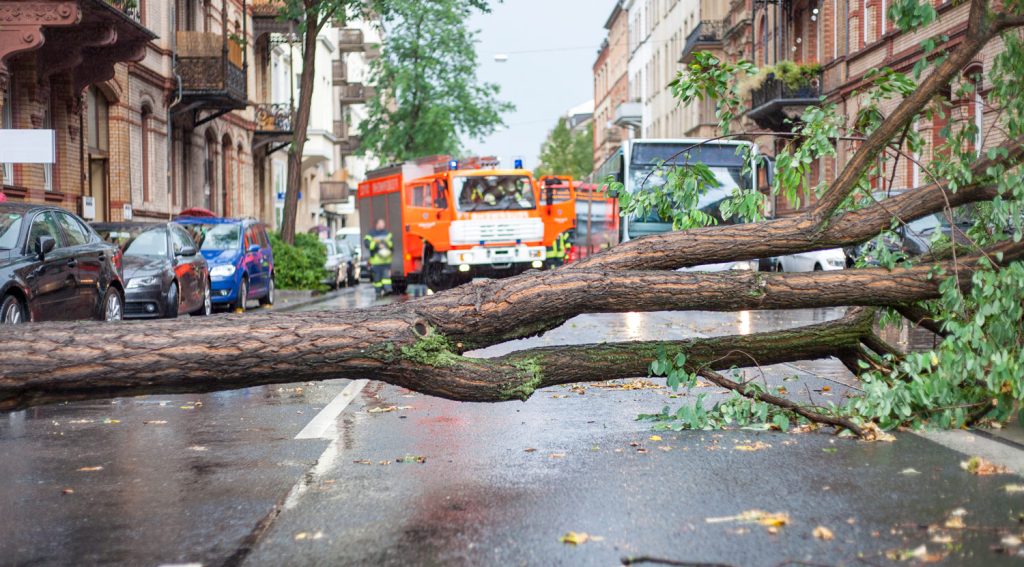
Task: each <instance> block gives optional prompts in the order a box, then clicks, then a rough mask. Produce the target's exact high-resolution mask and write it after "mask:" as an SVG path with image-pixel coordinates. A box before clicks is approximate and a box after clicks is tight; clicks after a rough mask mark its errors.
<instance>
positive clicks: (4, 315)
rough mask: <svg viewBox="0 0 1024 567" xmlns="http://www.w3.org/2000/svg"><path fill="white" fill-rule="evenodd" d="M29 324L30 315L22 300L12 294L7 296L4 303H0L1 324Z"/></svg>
mask: <svg viewBox="0 0 1024 567" xmlns="http://www.w3.org/2000/svg"><path fill="white" fill-rule="evenodd" d="M27 322H28V315H27V312H26V310H25V306H24V305H22V304H21V300H20V299H18V298H17V297H15V296H13V295H10V294H8V295H7V296H5V297H4V301H3V303H0V324H2V325H18V324H20V323H27Z"/></svg>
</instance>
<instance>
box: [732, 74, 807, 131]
mask: <svg viewBox="0 0 1024 567" xmlns="http://www.w3.org/2000/svg"><path fill="white" fill-rule="evenodd" d="M820 100H821V75H818V76H817V77H815V78H813V79H811V80H810V81H807V82H806V83H804V84H800V85H792V84H790V85H787V84H786V83H785V82H783V81H782V80H780V79H778V78H776V77H775V75H768V78H767V79H765V81H764V82H763V83H761V86H759V87H757V88H755V89H753V90H752V91H750V110H749V111H748V112H747V116H748V117H749V118H750V119H752V120H753V121H754V122H755V123H757V125H758V126H760V127H762V128H768V129H770V130H774V131H776V132H788V131H791V130H792V129H793V123H794V122H795V121H796V120H798V119H799V118H800V115H801V114H802V113H803V111H804V109H805V108H807V107H808V106H813V105H816V104H818V103H819V101H820Z"/></svg>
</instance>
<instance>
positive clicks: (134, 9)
mask: <svg viewBox="0 0 1024 567" xmlns="http://www.w3.org/2000/svg"><path fill="white" fill-rule="evenodd" d="M106 2H107V4H110V5H111V6H113V7H115V8H117V9H118V10H120V11H122V12H124V13H125V15H126V16H128V17H129V18H131V19H133V20H135V21H136V22H139V23H142V12H141V11H140V10H139V0H106Z"/></svg>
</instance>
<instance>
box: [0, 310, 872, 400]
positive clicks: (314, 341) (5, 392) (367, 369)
mask: <svg viewBox="0 0 1024 567" xmlns="http://www.w3.org/2000/svg"><path fill="white" fill-rule="evenodd" d="M376 311H390V310H364V311H358V312H354V313H352V314H351V316H350V317H346V319H347V321H346V322H344V323H339V322H337V321H336V319H337V318H338V314H336V313H308V314H307V313H302V314H295V315H292V316H290V317H289V318H288V319H287V320H286V321H287V323H286V321H282V320H281V318H280V317H275V316H273V315H259V316H229V317H225V318H219V320H218V318H215V319H211V320H209V321H203V322H202V324H200V325H197V326H196V327H195V330H194V332H191V333H189V336H188V337H181V336H175V334H174V333H171V332H166V331H168V330H171V329H174V328H175V327H177V325H175V324H174V323H173V322H167V323H163V324H160V323H147V324H139V325H131V324H129V325H104V324H64V325H46V326H39V327H38V328H37V329H36V332H34V333H32V335H33V336H34V337H35V340H32V341H25V342H21V341H16V342H15V343H14V344H15V345H17V346H16V349H15V350H14V352H13V353H11V354H12V356H11V357H10V358H8V361H14V362H15V366H14V368H10V366H9V365H8V364H5V369H4V371H3V373H2V374H0V410H2V411H9V410H14V409H21V408H25V407H29V406H33V405H39V404H46V403H54V402H66V401H74V400H88V399H98V398H110V397H118V396H133V395H153V394H180V393H198V392H211V391H218V390H230V389H237V388H248V387H252V386H259V385H265V384H283V383H289V382H297V381H311V380H326V379H335V378H352V379H356V378H367V377H371V378H375V379H377V380H381V381H384V382H388V383H390V384H394V385H396V386H401V387H405V388H409V389H412V390H416V391H418V392H421V393H425V394H429V395H433V396H438V397H442V398H448V399H453V400H461V401H473V402H501V401H508V400H525V399H527V398H528V397H529V396H530V395H531V394H532V393H533V392H534V391H535V390H537V389H539V388H544V387H548V386H554V385H558V384H568V383H572V382H581V381H599V380H611V379H615V378H630V377H636V376H646V375H647V369H648V366H649V365H650V363H651V361H652V360H653V359H654V357H655V356H656V355H657V352H658V350H659V349H668V351H669V352H685V353H687V357H688V360H690V361H691V363H693V364H701V365H706V366H707V367H708V368H711V369H728V368H732V367H734V366H749V365H750V364H751V360H756V361H757V362H758V363H759V364H775V363H781V362H792V361H796V360H811V359H816V358H824V357H828V356H831V355H832V354H833V353H835V352H837V351H838V350H844V349H850V348H855V347H856V346H857V345H858V344H859V343H860V341H861V340H862V338H863V337H865V336H866V334H868V333H870V329H871V322H872V320H873V317H872V315H871V313H870V312H867V311H862V310H854V311H852V312H851V313H849V314H848V315H846V316H845V317H843V318H841V319H838V320H835V321H830V322H827V323H822V324H818V325H810V326H807V327H802V328H798V329H790V330H783V331H776V332H771V333H758V334H752V335H747V336H728V337H712V338H696V339H689V340H682V341H642V342H630V343H614V344H600V345H577V346H565V347H547V348H538V349H530V350H525V351H519V352H515V353H512V354H509V355H506V356H502V357H499V358H493V359H474V358H467V357H463V356H460V355H459V354H457V352H456V351H455V349H454V347H453V345H451V343H450V342H449V341H448V340H447V339H446V338H444V336H442V335H441V334H440V333H438V332H437V331H436V330H434V329H433V328H432V327H430V326H429V324H428V323H426V322H425V321H423V320H417V319H415V318H411V317H400V316H398V315H397V314H396V313H394V312H389V313H388V314H387V315H383V314H378V313H375V312H376ZM140 331H141V332H140ZM83 332H85V334H84V335H83ZM55 351H56V352H59V353H60V355H61V356H53V353H54V352H55ZM63 355H67V356H68V358H64V357H63Z"/></svg>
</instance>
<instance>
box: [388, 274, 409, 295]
mask: <svg viewBox="0 0 1024 567" xmlns="http://www.w3.org/2000/svg"><path fill="white" fill-rule="evenodd" d="M407 289H409V282H408V281H406V280H404V279H401V280H400V279H398V278H395V279H394V280H392V282H391V290H392V291H394V292H395V293H397V294H398V295H404V294H405V291H406V290H407Z"/></svg>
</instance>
